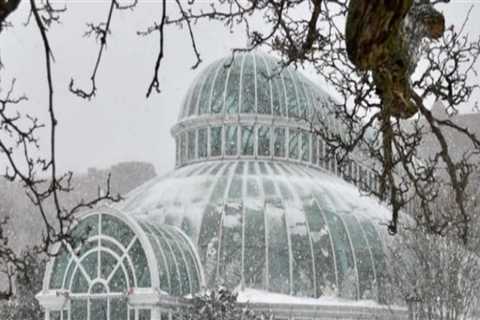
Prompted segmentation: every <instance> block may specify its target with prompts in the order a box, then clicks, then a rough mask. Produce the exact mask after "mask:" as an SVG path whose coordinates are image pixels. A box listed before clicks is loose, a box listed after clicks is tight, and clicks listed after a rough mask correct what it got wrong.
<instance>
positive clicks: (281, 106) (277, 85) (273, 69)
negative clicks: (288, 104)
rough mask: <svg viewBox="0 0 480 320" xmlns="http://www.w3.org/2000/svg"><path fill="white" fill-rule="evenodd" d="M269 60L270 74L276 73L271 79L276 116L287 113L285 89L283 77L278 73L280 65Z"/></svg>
mask: <svg viewBox="0 0 480 320" xmlns="http://www.w3.org/2000/svg"><path fill="white" fill-rule="evenodd" d="M269 62H270V63H269V69H270V75H274V77H273V78H272V81H271V83H272V104H273V114H274V115H276V116H281V115H285V89H284V85H283V81H282V78H281V76H280V75H279V74H278V72H279V66H278V65H277V64H276V63H274V61H273V60H270V61H269Z"/></svg>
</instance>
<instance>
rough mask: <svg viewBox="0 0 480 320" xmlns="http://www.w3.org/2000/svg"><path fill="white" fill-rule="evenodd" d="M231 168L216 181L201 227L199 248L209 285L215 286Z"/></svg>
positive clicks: (229, 166) (227, 168)
mask: <svg viewBox="0 0 480 320" xmlns="http://www.w3.org/2000/svg"><path fill="white" fill-rule="evenodd" d="M230 168H231V164H228V165H227V166H226V167H225V168H224V171H223V172H222V173H221V175H220V177H219V178H218V180H217V181H216V183H215V186H214V189H213V192H212V195H211V198H210V200H209V202H208V204H207V206H206V207H205V211H204V213H203V216H202V222H201V225H200V234H199V239H198V248H199V251H200V258H201V259H202V264H203V266H204V271H205V277H206V281H207V284H208V285H212V284H215V275H216V268H217V258H218V244H219V236H220V232H219V231H220V226H221V221H222V212H223V195H224V192H225V189H226V188H227V183H228V173H229V170H230Z"/></svg>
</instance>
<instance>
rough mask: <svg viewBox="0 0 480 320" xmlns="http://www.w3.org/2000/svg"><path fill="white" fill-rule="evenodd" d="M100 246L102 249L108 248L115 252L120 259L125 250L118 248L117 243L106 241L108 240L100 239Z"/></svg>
mask: <svg viewBox="0 0 480 320" xmlns="http://www.w3.org/2000/svg"><path fill="white" fill-rule="evenodd" d="M100 245H101V246H102V247H105V248H108V249H110V250H112V251H113V252H115V253H116V254H117V255H118V256H119V257H121V256H122V255H123V252H124V251H123V248H120V247H118V246H117V245H116V244H115V243H113V242H111V241H109V240H106V239H100Z"/></svg>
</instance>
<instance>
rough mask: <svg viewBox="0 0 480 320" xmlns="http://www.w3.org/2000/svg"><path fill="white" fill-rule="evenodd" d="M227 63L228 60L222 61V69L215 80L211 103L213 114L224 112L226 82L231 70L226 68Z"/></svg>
mask: <svg viewBox="0 0 480 320" xmlns="http://www.w3.org/2000/svg"><path fill="white" fill-rule="evenodd" d="M227 62H228V59H226V60H224V61H222V63H221V66H220V69H219V70H218V74H217V78H216V79H215V84H214V87H213V92H212V102H211V109H212V113H220V112H222V111H223V101H224V100H223V99H224V92H225V81H226V79H227V74H228V71H229V70H230V69H229V68H226V67H225V63H227Z"/></svg>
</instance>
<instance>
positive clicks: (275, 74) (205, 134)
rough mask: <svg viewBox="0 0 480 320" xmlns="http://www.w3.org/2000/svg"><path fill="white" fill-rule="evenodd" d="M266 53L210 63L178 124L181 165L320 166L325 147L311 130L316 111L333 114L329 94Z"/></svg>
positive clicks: (190, 93) (175, 131)
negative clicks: (261, 162)
mask: <svg viewBox="0 0 480 320" xmlns="http://www.w3.org/2000/svg"><path fill="white" fill-rule="evenodd" d="M279 71H280V68H279V65H278V63H277V61H276V60H274V59H273V58H270V57H268V56H265V55H263V54H256V53H255V54H253V53H246V54H239V55H236V56H235V58H234V59H233V60H232V58H231V57H227V58H224V59H220V60H218V61H216V62H214V63H212V64H210V65H209V66H208V67H207V68H206V69H205V71H204V72H202V73H201V74H200V75H199V76H198V77H197V78H196V80H195V81H194V82H193V84H192V86H191V87H190V89H189V91H188V94H187V97H186V99H185V101H184V103H183V106H182V109H181V111H180V115H179V122H178V123H177V124H176V125H175V126H174V127H173V129H172V134H173V136H174V137H175V139H176V145H177V153H176V165H177V167H179V166H183V165H185V164H188V163H192V162H198V161H204V160H214V159H228V158H233V159H236V158H259V159H279V160H290V161H294V162H304V163H307V164H313V165H318V164H319V159H320V158H322V156H323V154H322V152H323V146H322V145H321V143H319V140H318V138H317V137H315V136H313V135H312V134H311V130H310V128H311V124H310V123H309V119H312V115H313V114H314V113H317V115H318V112H320V114H321V115H322V116H323V117H327V119H328V120H329V121H330V123H329V124H330V125H331V127H332V128H336V127H337V126H336V123H335V120H334V119H333V117H329V116H328V112H326V111H327V110H326V108H328V107H327V106H328V95H327V94H326V93H325V92H323V91H322V90H321V89H319V88H318V87H316V86H315V85H314V84H312V82H311V81H309V80H308V79H307V78H305V77H304V76H302V75H301V74H300V73H298V72H297V71H295V70H293V69H291V68H285V69H283V70H282V72H279Z"/></svg>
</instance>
